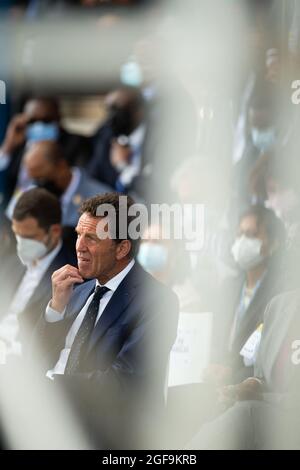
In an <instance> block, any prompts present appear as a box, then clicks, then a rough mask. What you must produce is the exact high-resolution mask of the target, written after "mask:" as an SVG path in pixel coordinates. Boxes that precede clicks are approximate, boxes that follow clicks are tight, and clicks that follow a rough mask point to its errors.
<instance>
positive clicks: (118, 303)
mask: <svg viewBox="0 0 300 470" xmlns="http://www.w3.org/2000/svg"><path fill="white" fill-rule="evenodd" d="M141 271H142V270H141V268H139V267H138V266H137V265H135V266H133V268H132V269H131V271H130V272H129V273H128V274H127V276H126V277H125V278H124V279H123V281H122V282H121V284H120V285H119V286H118V288H117V290H116V291H115V292H114V294H113V296H112V297H111V299H110V301H109V302H108V304H107V306H106V307H105V309H104V311H103V313H102V315H101V317H100V319H99V321H98V323H97V325H96V327H95V328H94V331H93V333H92V336H91V339H90V344H89V347H88V352H90V351H91V349H92V348H93V347H94V346H95V345H96V343H97V342H98V341H99V339H101V338H102V337H103V335H104V334H105V333H106V331H107V330H108V328H109V327H110V326H111V325H112V324H113V323H115V322H116V321H117V320H118V318H119V317H120V316H121V315H122V313H123V312H124V311H125V310H126V308H127V306H128V305H129V304H130V302H131V300H132V298H133V297H134V294H135V289H136V286H137V285H138V284H139V283H140V282H141V275H139V274H141Z"/></svg>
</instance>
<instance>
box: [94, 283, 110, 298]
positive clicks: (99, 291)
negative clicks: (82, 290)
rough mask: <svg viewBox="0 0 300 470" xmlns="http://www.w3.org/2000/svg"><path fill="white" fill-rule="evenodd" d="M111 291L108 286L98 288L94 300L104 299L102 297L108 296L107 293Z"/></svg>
mask: <svg viewBox="0 0 300 470" xmlns="http://www.w3.org/2000/svg"><path fill="white" fill-rule="evenodd" d="M109 290H110V289H109V288H108V287H106V286H96V288H95V293H94V299H98V300H100V299H102V297H103V296H104V294H106V292H108V291H109Z"/></svg>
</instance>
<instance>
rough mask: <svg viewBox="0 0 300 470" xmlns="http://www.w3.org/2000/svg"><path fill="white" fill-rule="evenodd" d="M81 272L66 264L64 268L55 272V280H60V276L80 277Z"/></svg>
mask: <svg viewBox="0 0 300 470" xmlns="http://www.w3.org/2000/svg"><path fill="white" fill-rule="evenodd" d="M78 274H79V271H78V269H77V268H75V267H74V266H71V265H70V264H66V265H65V266H63V267H62V268H60V269H58V270H57V271H54V273H53V275H52V276H53V278H57V279H58V278H59V277H60V276H66V275H78Z"/></svg>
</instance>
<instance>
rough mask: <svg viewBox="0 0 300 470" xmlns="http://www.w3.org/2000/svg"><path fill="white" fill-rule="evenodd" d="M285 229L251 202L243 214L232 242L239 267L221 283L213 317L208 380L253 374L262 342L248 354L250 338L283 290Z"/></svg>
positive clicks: (220, 381) (219, 381) (271, 214)
mask: <svg viewBox="0 0 300 470" xmlns="http://www.w3.org/2000/svg"><path fill="white" fill-rule="evenodd" d="M284 254H285V230H284V226H283V224H282V222H281V221H280V220H279V219H278V218H277V217H276V216H275V214H274V212H273V211H271V210H270V209H266V208H265V207H263V206H252V207H250V208H249V209H248V210H247V211H245V212H244V213H243V214H242V216H241V217H240V222H239V227H238V233H237V236H236V239H235V242H234V244H233V246H232V255H233V258H234V260H235V262H236V264H237V266H238V268H239V270H240V275H239V276H238V277H237V278H236V279H231V280H227V281H226V282H224V284H223V285H222V287H221V289H220V291H219V293H220V298H221V302H220V306H219V308H218V310H217V311H216V314H215V316H214V325H213V330H214V332H213V341H212V346H211V360H212V361H213V362H215V364H212V365H211V366H210V367H208V369H207V371H206V380H207V381H210V382H213V383H216V384H217V385H218V386H220V385H224V384H225V383H237V382H240V381H241V380H242V379H243V378H245V377H249V376H251V375H252V374H253V364H254V362H255V357H256V356H255V355H256V353H257V348H258V345H259V342H258V341H257V342H256V344H255V345H253V346H252V349H251V351H250V352H249V351H247V352H245V348H244V345H245V344H246V342H247V340H248V338H249V337H250V336H251V335H252V334H253V333H254V332H255V331H256V330H258V333H257V336H258V337H259V333H260V330H261V324H262V322H263V314H264V311H265V308H266V305H267V304H268V302H269V301H270V299H271V298H272V297H274V296H275V295H276V294H278V293H280V292H282V291H283V290H284V276H283V273H282V265H283V255H284Z"/></svg>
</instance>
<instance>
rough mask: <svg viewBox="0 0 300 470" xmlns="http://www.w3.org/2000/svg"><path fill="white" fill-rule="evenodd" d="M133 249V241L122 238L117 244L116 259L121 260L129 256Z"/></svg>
mask: <svg viewBox="0 0 300 470" xmlns="http://www.w3.org/2000/svg"><path fill="white" fill-rule="evenodd" d="M130 250H131V242H130V241H129V240H122V241H121V242H120V243H118V244H117V249H116V259H117V260H118V261H121V260H122V259H123V258H125V257H126V256H128V254H129V253H130Z"/></svg>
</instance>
